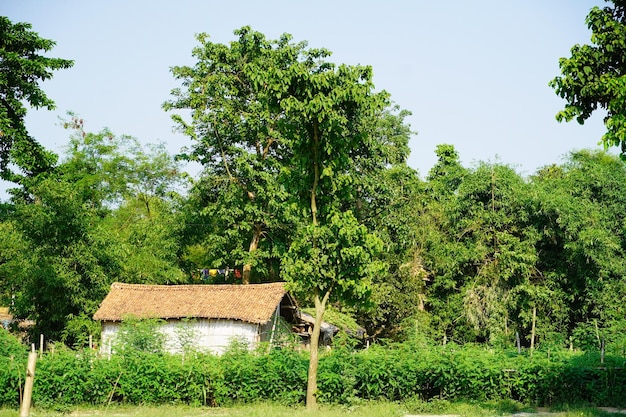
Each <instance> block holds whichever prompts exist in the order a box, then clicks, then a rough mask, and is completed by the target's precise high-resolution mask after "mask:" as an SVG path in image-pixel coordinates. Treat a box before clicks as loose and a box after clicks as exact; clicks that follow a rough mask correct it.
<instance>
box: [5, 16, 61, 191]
mask: <svg viewBox="0 0 626 417" xmlns="http://www.w3.org/2000/svg"><path fill="white" fill-rule="evenodd" d="M54 45H55V42H54V41H51V40H49V39H43V38H40V37H39V35H38V34H37V33H36V32H33V31H32V30H31V25H29V24H28V23H12V22H11V21H10V20H9V19H8V18H7V17H5V16H0V178H2V179H3V180H6V181H12V182H18V183H19V182H21V181H22V179H23V178H24V175H25V176H33V175H36V174H38V173H40V172H43V171H46V170H48V169H50V167H51V166H52V165H53V164H54V163H55V162H56V157H55V155H54V154H53V153H51V152H49V151H47V150H45V149H44V148H43V147H42V146H41V145H40V144H39V143H38V142H37V141H36V140H35V139H34V138H33V137H31V136H30V135H29V133H28V130H27V129H26V126H25V125H24V116H25V115H26V107H25V106H24V105H25V104H26V103H27V104H29V105H30V106H31V107H34V108H40V107H44V108H47V109H48V110H52V109H54V101H52V100H51V99H50V98H48V96H47V95H46V94H45V93H44V92H43V90H41V88H40V87H39V84H40V82H41V81H45V80H47V79H49V78H51V77H52V72H53V71H55V70H58V69H63V68H70V67H71V66H72V65H73V61H70V60H66V59H60V58H49V57H46V56H44V55H43V53H45V52H48V51H50V50H51V49H52V47H54ZM15 168H17V169H18V170H19V171H21V173H20V172H15V171H14V169H15Z"/></svg>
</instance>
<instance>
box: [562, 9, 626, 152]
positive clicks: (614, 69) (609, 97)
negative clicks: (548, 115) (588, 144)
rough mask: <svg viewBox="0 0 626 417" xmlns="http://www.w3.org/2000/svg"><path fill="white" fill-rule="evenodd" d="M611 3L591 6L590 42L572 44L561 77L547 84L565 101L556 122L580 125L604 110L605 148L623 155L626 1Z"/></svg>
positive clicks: (625, 148)
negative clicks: (613, 147) (597, 111)
mask: <svg viewBox="0 0 626 417" xmlns="http://www.w3.org/2000/svg"><path fill="white" fill-rule="evenodd" d="M607 2H609V3H612V5H611V6H607V7H604V8H600V7H594V8H593V9H591V11H590V12H589V14H588V16H587V19H586V23H587V26H588V27H589V29H591V32H592V34H591V44H590V45H575V46H574V47H572V49H571V56H570V57H569V58H561V59H560V60H559V66H560V68H561V74H562V75H561V76H557V77H555V78H554V79H553V80H552V81H551V82H550V86H551V87H553V88H554V89H555V91H556V93H557V94H558V95H559V96H561V97H562V98H564V99H565V100H566V104H565V108H564V109H563V110H561V111H560V112H559V113H558V114H557V116H556V117H557V120H559V121H563V120H565V121H568V122H569V121H571V120H573V119H576V121H577V122H578V123H580V124H583V123H584V122H585V120H587V119H588V118H589V117H590V116H591V114H592V113H593V112H594V111H595V110H597V109H598V108H602V109H604V110H606V117H605V118H604V124H605V126H606V129H607V131H606V133H605V134H604V135H603V136H602V142H603V143H604V146H605V148H608V147H610V146H619V147H621V154H622V157H626V1H624V0H607Z"/></svg>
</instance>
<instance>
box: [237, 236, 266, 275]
mask: <svg viewBox="0 0 626 417" xmlns="http://www.w3.org/2000/svg"><path fill="white" fill-rule="evenodd" d="M261 233H262V229H261V225H259V224H255V225H254V231H253V232H252V240H251V241H250V248H249V249H248V253H254V252H255V251H256V250H257V248H258V247H259V241H260V240H261ZM251 275H252V264H251V263H250V262H248V263H246V264H245V265H244V266H243V276H242V283H243V284H250V276H251Z"/></svg>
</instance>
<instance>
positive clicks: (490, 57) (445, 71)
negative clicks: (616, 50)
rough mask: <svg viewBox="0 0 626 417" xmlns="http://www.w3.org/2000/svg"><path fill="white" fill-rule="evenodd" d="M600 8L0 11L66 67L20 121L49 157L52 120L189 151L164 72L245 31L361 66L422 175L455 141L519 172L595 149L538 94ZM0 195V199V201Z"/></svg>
mask: <svg viewBox="0 0 626 417" xmlns="http://www.w3.org/2000/svg"><path fill="white" fill-rule="evenodd" d="M604 4H606V3H605V2H604V1H602V0H517V1H512V0H499V1H497V0H473V1H467V0H448V1H435V0H429V1H426V0H413V1H409V0H404V1H400V0H387V1H370V0H358V1H355V0H349V1H341V0H332V1H330V0H318V1H315V2H313V1H298V0H290V1H287V0H284V1H279V0H272V1H243V0H232V1H209V0H205V1H200V0H178V1H175V2H174V1H162V0H158V1H155V0H136V1H132V0H108V1H98V2H96V1H85V0H56V1H41V0H1V1H0V14H2V15H6V16H8V17H9V18H10V19H11V20H12V21H13V22H18V21H21V22H28V23H31V24H32V25H33V30H35V31H36V32H38V33H39V34H40V35H41V36H42V37H45V38H49V39H53V40H55V41H56V42H57V46H56V47H55V48H54V49H53V51H52V52H51V53H49V54H48V55H49V56H54V57H62V58H68V59H73V60H75V65H74V67H73V68H72V69H70V70H62V71H58V72H57V73H56V74H55V76H54V78H53V79H52V80H49V81H46V82H45V83H43V85H42V87H43V89H44V90H45V91H46V92H47V93H48V95H49V97H51V98H52V99H53V100H55V101H56V103H57V110H55V111H51V112H50V111H44V110H40V111H34V110H31V111H29V115H28V117H27V120H26V122H27V127H28V129H29V131H30V132H31V134H32V135H33V136H34V137H35V138H36V139H37V140H39V141H40V142H41V143H42V144H43V145H44V146H46V147H48V148H51V149H52V150H54V151H56V152H60V151H61V150H62V148H63V146H64V145H65V144H66V143H67V137H68V132H66V131H64V130H63V129H62V128H61V127H60V126H58V117H59V116H64V115H65V113H66V112H67V111H68V110H71V111H74V112H76V113H78V114H79V115H80V116H81V117H82V118H83V119H84V120H85V124H86V129H87V130H89V131H98V130H100V129H101V128H103V127H105V126H106V127H109V128H110V129H111V130H112V131H113V132H115V133H118V134H129V135H132V136H135V137H137V138H139V139H140V140H141V141H143V142H156V141H163V142H165V143H166V144H167V147H168V149H169V151H170V152H172V153H176V152H177V151H179V150H180V148H181V146H184V145H187V144H188V141H187V140H186V138H184V137H183V136H182V135H181V134H178V133H175V132H173V131H172V125H173V124H172V122H171V120H170V118H169V115H168V114H167V113H165V112H164V111H163V110H161V104H162V103H163V102H164V101H165V100H167V99H168V98H169V93H170V90H171V89H172V88H174V87H176V86H177V84H176V82H175V80H174V79H173V78H172V76H171V74H170V72H169V67H171V66H175V65H185V64H189V65H191V64H193V60H192V57H191V49H192V48H193V47H194V46H196V41H195V38H194V35H195V34H196V33H200V32H206V33H208V34H210V35H211V39H212V40H213V41H214V42H230V41H232V40H234V39H235V37H234V35H233V30H234V29H236V28H239V27H241V26H244V25H250V26H252V28H253V29H255V30H258V31H260V32H263V33H264V34H265V35H266V36H267V37H269V38H272V39H275V38H277V37H278V36H279V35H280V34H282V33H285V32H287V33H291V34H292V35H293V36H294V41H302V40H306V41H308V42H309V45H310V46H311V47H325V48H327V49H329V50H331V51H332V52H333V56H332V57H331V59H332V60H333V61H334V62H337V63H346V64H367V65H371V66H372V67H373V69H374V81H375V84H376V88H377V89H384V90H387V91H389V92H390V93H391V96H392V99H393V100H394V101H395V102H396V103H397V104H398V105H400V106H401V107H402V108H404V109H407V110H409V111H411V112H412V113H413V115H412V116H411V117H410V118H409V119H408V121H409V122H410V124H411V127H412V129H413V130H414V131H417V135H415V136H414V137H413V138H412V140H411V157H410V159H409V165H411V166H412V167H414V168H416V169H417V170H418V171H419V172H420V175H421V176H422V177H425V176H426V175H427V173H428V170H429V169H430V168H431V167H432V165H433V164H434V163H435V160H436V158H435V154H434V149H435V147H436V145H437V144H440V143H451V144H454V145H455V146H456V148H457V150H458V151H459V153H460V156H461V159H462V161H463V163H464V164H465V165H466V166H472V164H473V163H475V162H476V161H481V160H482V161H495V160H498V161H500V162H503V163H507V164H511V165H513V166H514V167H516V169H517V170H518V172H520V173H522V174H524V175H529V174H532V173H534V172H535V170H536V169H537V168H538V167H541V166H543V165H546V164H551V163H560V162H562V161H563V156H564V155H565V154H567V153H568V152H570V151H572V150H575V149H581V148H596V149H597V148H599V146H598V144H597V143H598V141H599V140H600V137H601V135H602V133H603V132H604V127H603V124H602V115H601V114H598V115H595V116H594V117H593V118H592V120H590V121H588V122H587V123H586V124H585V125H584V126H580V125H578V124H577V123H575V122H574V123H567V124H565V123H563V124H559V123H557V122H556V120H555V117H554V116H555V114H556V112H557V111H558V110H559V109H560V108H562V106H563V104H564V103H563V101H562V100H561V99H560V98H559V97H557V96H556V94H555V93H554V91H553V90H552V89H551V88H550V87H548V81H549V80H550V79H552V78H553V77H554V76H556V75H558V73H559V69H558V59H559V57H563V56H569V50H570V48H571V46H572V45H574V44H575V43H588V42H589V37H590V32H589V31H588V30H587V28H586V25H585V23H584V20H585V17H586V15H587V13H588V11H589V9H590V8H591V7H593V6H596V5H599V6H603V5H604ZM6 185H7V184H6V183H5V184H2V183H0V198H5V197H6V194H4V193H2V191H1V190H3V189H5V188H6Z"/></svg>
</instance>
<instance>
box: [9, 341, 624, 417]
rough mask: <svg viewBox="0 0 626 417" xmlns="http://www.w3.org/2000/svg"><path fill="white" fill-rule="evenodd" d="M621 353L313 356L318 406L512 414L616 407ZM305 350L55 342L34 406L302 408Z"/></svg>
mask: <svg viewBox="0 0 626 417" xmlns="http://www.w3.org/2000/svg"><path fill="white" fill-rule="evenodd" d="M624 359H625V358H624V357H623V356H610V355H607V356H606V357H605V358H604V363H601V362H600V357H599V355H597V354H584V353H580V352H569V351H565V350H558V351H550V352H542V351H535V352H533V353H532V354H530V352H523V353H522V354H518V353H517V352H512V351H504V350H498V351H493V350H486V349H482V348H478V347H475V346H469V345H467V346H463V347H461V346H456V345H451V344H448V345H447V346H423V345H422V346H417V345H412V344H403V345H394V346H390V347H386V348H382V347H375V348H370V349H368V350H364V351H359V352H354V351H352V350H349V349H333V350H332V351H330V352H325V353H324V354H323V355H322V356H321V358H320V369H319V385H318V389H319V394H318V398H319V400H320V401H322V402H324V403H330V404H341V405H344V406H347V405H350V406H355V405H356V406H358V405H359V404H363V401H370V400H377V401H380V400H383V401H401V402H403V403H404V404H405V405H406V407H407V408H408V409H409V410H414V411H417V410H424V411H428V412H434V411H442V410H444V409H449V408H450V407H451V406H452V404H453V403H454V402H457V401H460V400H463V401H470V402H478V403H480V404H483V406H484V407H487V408H490V409H493V408H496V409H501V410H504V409H507V410H514V411H519V410H520V408H521V404H525V405H527V406H528V405H534V406H551V405H559V404H569V405H572V404H585V405H596V406H599V405H601V406H622V407H623V406H624V405H626V396H625V393H624V392H623V389H622V387H623V386H624V384H625V383H626V375H625V374H624V370H623V362H624ZM0 360H1V361H3V362H2V365H6V366H2V367H0V380H1V381H3V384H1V385H0V400H1V401H0V406H15V405H16V404H17V398H18V387H19V384H18V383H19V378H22V381H23V376H22V373H23V372H24V369H25V355H23V357H22V358H21V359H19V360H18V359H17V358H15V359H14V360H13V361H10V360H6V359H3V358H0ZM306 379H307V355H306V354H305V353H302V352H298V351H296V350H293V349H272V350H271V351H270V352H269V353H261V352H250V351H249V350H248V349H241V348H238V346H237V345H233V346H232V347H231V349H230V350H229V351H227V352H226V353H225V354H224V355H222V356H214V355H210V354H199V353H196V354H192V355H185V356H184V358H183V357H182V356H180V355H168V354H153V353H147V352H135V354H133V355H113V356H111V357H110V358H107V357H98V355H97V354H96V353H95V352H93V351H89V350H86V351H72V350H69V349H63V348H61V347H60V348H59V349H56V350H55V352H54V353H47V354H45V355H44V356H43V357H42V358H40V359H39V360H38V363H37V377H36V379H35V390H34V402H35V405H36V406H38V407H42V406H45V407H52V408H63V407H68V406H73V407H75V406H78V405H96V406H101V407H104V406H107V405H108V404H109V403H110V402H112V403H113V404H189V405H208V406H216V405H219V406H232V405H234V404H244V403H257V402H259V401H271V402H276V403H281V404H285V405H291V406H293V405H297V404H302V403H303V401H304V396H305V387H306Z"/></svg>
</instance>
